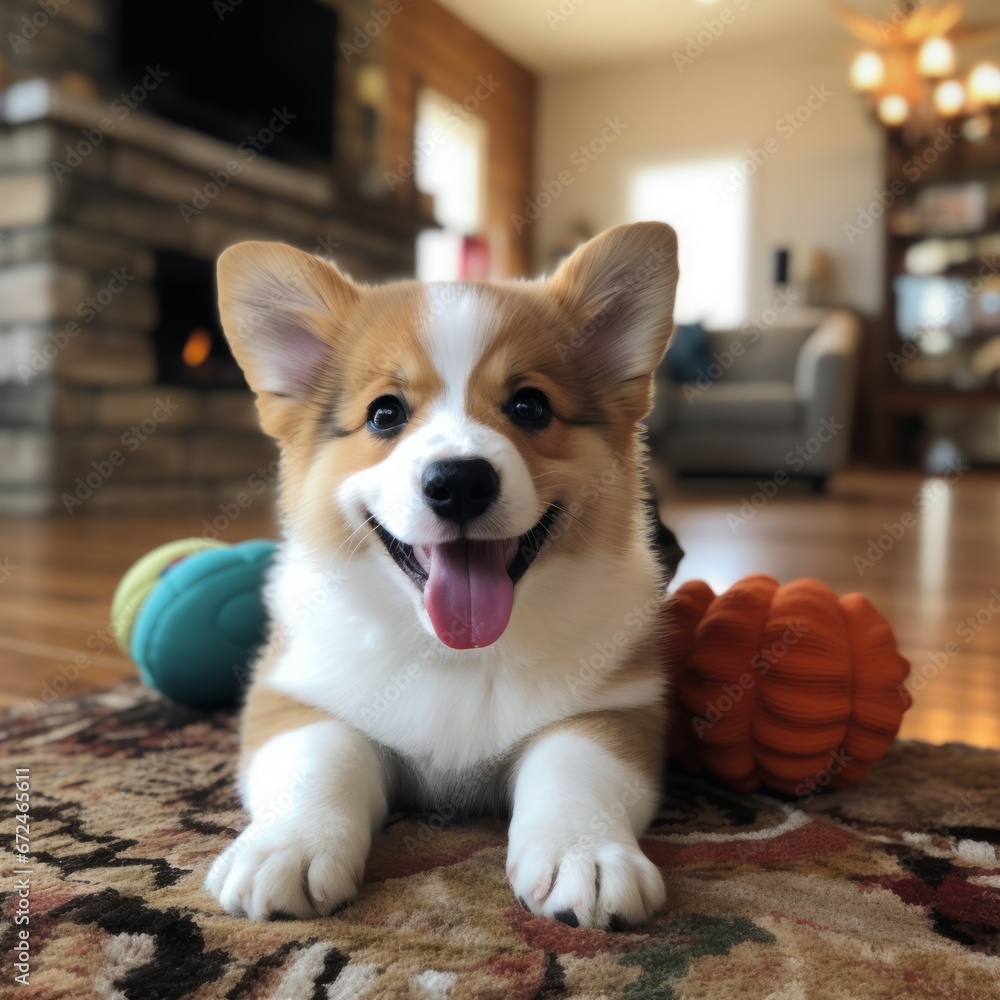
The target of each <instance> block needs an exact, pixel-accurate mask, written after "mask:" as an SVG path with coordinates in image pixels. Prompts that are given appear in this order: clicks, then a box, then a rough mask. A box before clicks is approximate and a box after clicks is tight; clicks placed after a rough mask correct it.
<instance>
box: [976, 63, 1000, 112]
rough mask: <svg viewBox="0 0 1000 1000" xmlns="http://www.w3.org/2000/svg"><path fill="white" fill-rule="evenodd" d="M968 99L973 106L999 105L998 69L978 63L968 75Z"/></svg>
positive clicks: (991, 64)
mask: <svg viewBox="0 0 1000 1000" xmlns="http://www.w3.org/2000/svg"><path fill="white" fill-rule="evenodd" d="M969 97H970V98H972V100H973V102H974V103H975V104H980V105H983V104H985V105H995V104H1000V69H998V68H997V67H996V66H995V65H994V64H993V63H988V62H984V63H980V64H979V65H978V66H974V67H973V68H972V72H971V73H970V74H969Z"/></svg>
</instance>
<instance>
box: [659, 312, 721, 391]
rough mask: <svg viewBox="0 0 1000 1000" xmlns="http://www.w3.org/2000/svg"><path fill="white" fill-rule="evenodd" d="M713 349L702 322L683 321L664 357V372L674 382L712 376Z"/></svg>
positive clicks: (694, 380)
mask: <svg viewBox="0 0 1000 1000" xmlns="http://www.w3.org/2000/svg"><path fill="white" fill-rule="evenodd" d="M711 364H712V349H711V347H710V346H709V343H708V337H707V336H705V330H704V328H703V327H702V325H701V323H681V324H679V325H678V326H677V328H676V329H675V330H674V335H673V337H671V338H670V347H668V348H667V354H666V357H665V358H664V359H663V366H662V367H663V372H664V374H666V375H667V376H668V377H669V378H671V379H673V381H674V382H696V381H697V380H698V379H699V378H701V379H705V378H711V376H710V375H708V374H707V373H708V369H709V367H710V366H711Z"/></svg>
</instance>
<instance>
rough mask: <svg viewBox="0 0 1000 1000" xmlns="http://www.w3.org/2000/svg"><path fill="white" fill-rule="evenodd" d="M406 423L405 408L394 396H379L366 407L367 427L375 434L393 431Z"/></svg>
mask: <svg viewBox="0 0 1000 1000" xmlns="http://www.w3.org/2000/svg"><path fill="white" fill-rule="evenodd" d="M406 421H407V416H406V407H405V406H403V402H402V400H400V399H397V398H396V397H395V396H379V398H378V399H376V400H375V401H374V402H373V403H372V404H371V405H370V406H369V407H368V427H369V428H370V429H371V430H373V431H375V432H376V433H379V434H383V433H385V432H386V431H394V430H396V429H397V428H399V427H402V426H403V424H405V423H406Z"/></svg>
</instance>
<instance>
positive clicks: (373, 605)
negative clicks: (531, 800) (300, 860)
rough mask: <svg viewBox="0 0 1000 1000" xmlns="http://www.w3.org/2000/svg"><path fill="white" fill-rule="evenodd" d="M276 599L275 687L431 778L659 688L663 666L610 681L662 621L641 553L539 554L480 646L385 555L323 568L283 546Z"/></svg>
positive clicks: (652, 696) (649, 567) (654, 694)
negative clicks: (432, 612)
mask: <svg viewBox="0 0 1000 1000" xmlns="http://www.w3.org/2000/svg"><path fill="white" fill-rule="evenodd" d="M268 599H269V604H270V610H271V614H272V619H273V621H274V622H275V623H276V627H278V628H280V629H281V630H282V632H283V633H284V638H285V653H284V654H283V656H282V658H281V660H280V661H279V663H278V664H277V665H276V667H275V669H274V670H273V672H272V674H271V675H270V677H269V679H268V683H269V684H270V685H272V686H273V687H275V688H276V689H278V690H280V691H282V692H284V693H286V694H288V695H291V696H293V697H295V698H298V699H299V700H301V701H303V702H306V703H308V704H311V705H314V706H316V707H319V708H322V709H324V710H326V711H328V712H330V713H331V714H333V715H335V716H337V717H338V718H340V719H343V720H344V721H345V722H349V723H350V724H351V725H353V726H355V727H356V728H358V729H359V730H361V731H362V732H364V733H365V734H366V735H367V736H369V737H370V738H371V739H373V740H376V741H378V742H380V743H382V744H384V745H386V746H388V747H391V748H393V749H394V750H396V751H397V752H398V753H400V754H401V755H403V756H405V757H406V758H408V759H409V760H410V761H411V762H412V763H413V764H414V765H415V766H417V767H418V768H419V769H421V770H424V771H426V772H428V773H429V774H431V773H445V772H456V771H465V770H468V769H471V768H474V767H476V766H477V765H481V764H482V763H483V762H485V761H488V760H490V759H494V758H497V757H499V756H502V755H503V754H504V753H505V751H506V750H507V749H509V748H510V747H512V746H513V745H514V744H516V743H517V742H518V741H519V740H521V739H523V738H524V737H525V736H527V735H529V734H530V733H532V732H535V731H537V730H538V729H540V728H542V727H544V726H545V725H548V724H550V723H552V722H555V721H557V720H559V719H564V718H567V717H569V716H571V715H577V714H580V713H583V712H590V711H598V710H601V709H613V708H618V709H620V708H630V707H637V706H642V705H650V704H653V703H655V702H656V701H657V700H659V699H660V698H661V697H662V693H663V687H664V682H663V679H662V678H661V677H660V675H659V674H658V672H656V671H650V672H649V674H648V675H643V676H640V677H639V678H638V679H634V680H631V681H625V680H622V679H619V678H617V677H615V676H614V675H615V670H616V667H618V666H620V665H621V664H622V663H623V662H625V660H626V659H628V658H629V657H630V655H631V653H632V651H633V649H634V647H635V644H636V643H637V642H638V641H640V640H642V639H643V638H644V637H645V636H646V635H647V634H648V632H649V630H650V629H652V628H656V623H657V621H658V613H657V609H658V607H659V600H660V599H659V596H658V594H657V590H656V577H655V571H654V569H653V564H652V560H651V557H650V556H649V554H648V553H647V552H645V551H644V550H643V549H642V548H641V547H639V546H637V547H636V551H635V552H634V553H633V554H632V555H631V557H629V558H626V559H622V558H621V556H618V557H616V558H615V559H614V560H613V561H611V560H609V559H606V558H602V557H600V556H596V555H595V556H593V557H589V558H587V559H580V558H579V557H577V558H574V559H572V560H567V559H566V558H564V557H560V556H558V555H555V554H549V555H546V556H544V557H543V558H541V559H539V561H538V563H537V564H536V565H535V566H533V567H532V568H531V570H530V571H529V572H528V574H527V575H526V576H525V578H524V579H523V580H522V581H521V582H520V583H519V584H518V588H517V592H516V597H515V605H514V613H513V616H512V619H511V624H510V626H509V627H508V629H507V632H506V633H505V634H504V636H503V637H502V638H501V639H500V641H498V642H497V643H495V644H494V645H493V646H490V647H488V648H486V649H481V650H451V649H448V648H446V647H445V646H443V645H442V643H441V642H440V641H439V640H438V639H437V638H436V637H434V636H433V635H432V634H430V633H429V631H428V630H427V629H426V628H425V626H424V623H423V621H422V616H423V614H424V612H423V607H422V601H421V597H420V594H419V592H418V591H417V589H416V588H415V587H414V586H413V584H412V583H411V582H410V581H409V580H407V579H406V578H405V577H404V576H403V574H402V573H400V572H399V570H398V569H397V568H396V567H395V566H393V565H392V564H391V562H390V561H389V560H388V557H387V556H382V555H381V554H377V553H372V554H367V555H365V556H364V557H363V558H362V557H360V556H359V557H356V558H354V559H353V560H350V561H348V562H344V563H336V564H332V565H330V566H328V567H322V566H321V565H320V564H319V563H318V562H317V561H316V560H315V559H314V558H310V557H309V556H308V554H307V553H306V552H305V551H304V550H303V549H302V548H301V547H300V546H297V545H295V544H294V543H288V544H286V546H285V547H284V549H283V552H282V554H281V556H280V557H279V560H278V562H277V564H276V566H275V569H274V571H273V575H272V578H271V582H270V586H269V588H268Z"/></svg>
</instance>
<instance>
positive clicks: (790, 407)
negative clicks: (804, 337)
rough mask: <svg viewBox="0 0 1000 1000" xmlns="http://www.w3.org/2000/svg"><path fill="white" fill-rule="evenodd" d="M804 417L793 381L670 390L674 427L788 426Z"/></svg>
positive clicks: (720, 384)
mask: <svg viewBox="0 0 1000 1000" xmlns="http://www.w3.org/2000/svg"><path fill="white" fill-rule="evenodd" d="M801 419H802V405H801V403H800V402H799V400H798V398H797V397H796V395H795V389H794V387H793V386H792V384H791V383H790V382H725V381H723V382H715V383H713V384H711V385H709V386H706V387H705V388H703V389H700V390H699V389H696V388H694V387H693V386H673V387H671V389H670V417H669V424H670V426H672V427H695V426H699V427H705V426H709V425H711V426H716V427H787V426H789V425H794V424H797V423H798V422H799V421H800V420H801Z"/></svg>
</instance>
